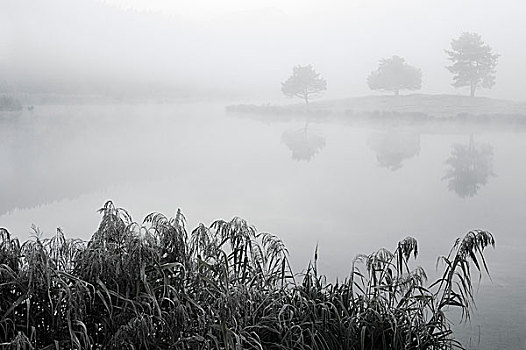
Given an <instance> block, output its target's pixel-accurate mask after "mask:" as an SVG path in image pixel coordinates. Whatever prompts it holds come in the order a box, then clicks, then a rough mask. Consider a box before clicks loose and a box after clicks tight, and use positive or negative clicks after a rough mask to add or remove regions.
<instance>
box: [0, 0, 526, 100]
mask: <svg viewBox="0 0 526 350" xmlns="http://www.w3.org/2000/svg"><path fill="white" fill-rule="evenodd" d="M212 3H213V2H212V1H202V2H201V3H196V4H195V5H192V4H191V3H190V2H186V3H182V5H181V6H180V8H179V9H178V8H175V6H173V5H170V2H162V1H156V2H147V1H140V0H134V1H133V0H129V1H106V2H105V1H94V0H78V1H65V0H49V1H43V0H37V1H28V0H22V1H12V0H8V1H5V2H3V3H2V5H0V6H1V7H0V9H1V14H0V18H1V22H0V23H2V24H0V26H2V28H1V29H2V30H3V31H4V32H6V33H8V34H7V36H3V37H2V38H0V74H1V75H2V77H3V79H2V84H1V85H0V89H1V90H0V91H3V92H6V93H9V92H15V93H59V94H60V93H62V94H72V93H73V94H74V93H78V94H95V95H102V96H104V95H110V96H121V95H122V96H127V95H130V96H141V95H145V96H149V95H153V96H155V95H166V96H169V97H173V98H177V97H181V96H182V97H192V96H195V97H196V98H206V97H207V96H210V97H214V96H215V97H224V98H229V99H234V100H235V99H250V100H251V101H255V102H258V101H259V102H261V103H268V102H280V103H283V102H287V101H291V102H294V101H293V100H288V99H286V98H284V97H283V96H282V95H281V93H280V83H281V82H283V81H284V80H285V79H286V78H287V77H288V76H289V75H290V72H291V69H292V67H293V66H295V65H298V64H312V65H313V66H314V67H315V69H316V70H317V72H319V73H320V74H321V75H322V76H323V77H324V78H325V79H326V80H327V82H328V89H327V91H326V92H325V93H324V94H323V96H322V98H323V99H331V98H345V97H354V96H364V95H378V94H382V93H381V92H380V93H379V92H376V91H371V90H370V89H369V88H368V87H367V82H366V79H367V76H368V74H369V73H370V72H371V71H373V70H375V69H376V67H377V66H378V62H379V61H380V60H381V59H383V58H388V57H391V56H393V55H398V56H401V57H403V58H404V59H405V60H406V62H407V63H408V64H410V65H412V66H415V67H417V68H420V69H421V71H422V73H423V82H422V89H421V90H418V91H415V92H411V93H423V94H454V95H463V94H466V89H465V88H460V89H456V88H454V87H453V86H452V85H451V83H452V80H451V74H450V73H449V72H448V71H447V70H446V68H445V66H446V65H448V64H449V61H448V60H447V56H446V54H445V52H444V50H446V49H449V47H450V43H451V40H452V39H454V38H457V37H458V36H459V35H460V34H462V33H463V32H475V33H478V34H480V35H481V36H482V38H483V40H484V41H485V43H486V44H488V45H489V46H490V47H491V48H492V49H493V50H494V52H496V53H498V54H499V55H500V57H499V61H498V65H497V74H496V76H497V81H496V85H495V86H494V87H493V88H492V89H480V90H479V92H478V94H477V95H478V96H487V97H491V98H497V99H509V100H517V101H525V100H526V97H525V96H524V93H523V91H522V88H521V85H522V84H521V82H522V81H523V80H525V79H526V73H525V70H524V69H521V66H522V64H523V62H524V61H526V52H525V50H524V49H523V47H522V45H520V44H518V43H521V42H525V41H526V33H525V32H524V31H523V30H522V16H521V13H522V12H521V10H522V5H520V4H517V3H516V2H513V1H511V0H510V1H507V2H505V3H499V4H496V3H493V2H490V1H483V2H476V1H466V2H462V3H458V2H455V1H448V2H446V3H441V4H440V5H438V4H426V3H425V2H418V1H411V0H406V1H397V2H390V1H380V0H377V1H369V2H366V1H356V2H351V3H348V2H343V1H332V2H328V3H324V2H321V1H317V2H316V1H314V2H311V3H308V4H307V5H305V6H303V5H301V2H295V1H292V0H291V1H284V2H278V1H272V2H268V3H267V2H263V1H253V2H240V1H233V0H231V1H226V2H225V3H224V4H223V5H224V6H222V7H220V6H218V5H216V6H211V5H210V4H212ZM281 3H282V4H283V5H281ZM198 4H201V5H202V6H204V7H206V5H209V6H208V7H210V8H209V9H208V10H207V11H202V12H200V11H199V10H198V8H199V6H200V5H198Z"/></svg>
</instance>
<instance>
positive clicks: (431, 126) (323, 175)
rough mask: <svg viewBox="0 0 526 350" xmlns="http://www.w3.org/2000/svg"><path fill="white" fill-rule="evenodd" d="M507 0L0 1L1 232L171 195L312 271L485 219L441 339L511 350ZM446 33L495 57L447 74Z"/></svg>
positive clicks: (428, 260)
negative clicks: (280, 248)
mask: <svg viewBox="0 0 526 350" xmlns="http://www.w3.org/2000/svg"><path fill="white" fill-rule="evenodd" d="M525 13H526V5H523V4H522V3H521V2H520V1H516V0H502V1H500V2H498V3H497V2H495V1H492V0H491V1H490V0H462V1H458V0H445V1H441V2H435V1H427V0H400V1H392V0H347V1H343V0H342V1H340V0H327V1H322V0H307V1H301V0H282V1H279V0H252V1H248V0H225V1H215V0H200V1H197V0H195V1H192V0H180V1H169V0H105V1H103V0H0V33H2V34H0V228H4V227H5V228H6V230H8V231H9V232H11V233H12V236H13V237H18V238H20V240H21V241H24V240H26V239H28V238H30V237H31V235H32V234H34V232H33V231H31V229H30V227H31V225H32V224H35V225H36V226H37V227H39V229H40V230H41V232H43V233H44V235H45V236H47V237H49V235H50V234H52V233H53V232H55V230H56V229H57V227H61V228H63V229H64V232H66V234H67V237H78V238H80V239H82V240H85V241H87V240H89V239H90V237H91V235H92V234H93V232H95V230H97V227H98V224H99V221H100V215H99V214H98V213H97V209H98V208H100V207H101V206H102V205H103V204H104V203H105V202H106V201H107V200H113V201H114V202H115V204H116V206H118V207H124V208H125V209H127V210H128V211H129V213H130V214H131V215H132V217H133V219H134V220H135V221H137V222H142V219H143V218H144V217H145V216H146V215H147V214H149V213H151V212H161V213H164V214H165V215H167V216H171V215H172V214H173V213H175V212H176V211H177V209H178V208H181V210H182V212H183V214H184V215H185V216H186V223H187V229H188V230H189V232H190V230H192V229H193V228H195V227H196V225H198V224H199V223H204V224H205V225H209V224H211V223H212V222H213V221H214V220H216V219H225V220H229V219H231V218H232V217H235V216H239V217H242V218H245V219H247V221H248V222H249V223H250V224H253V225H255V226H256V227H257V228H258V229H260V231H268V232H271V233H273V234H276V235H278V236H279V237H281V239H283V242H284V243H285V244H286V246H287V247H288V249H289V253H290V263H291V266H292V267H293V269H294V271H297V272H301V271H304V270H305V268H306V267H307V266H308V264H309V261H311V260H312V257H313V253H314V250H315V249H317V254H318V256H319V261H318V264H319V271H320V273H322V274H326V275H327V279H328V280H329V281H334V280H336V279H337V278H340V280H341V278H342V277H345V276H348V275H349V272H350V269H351V264H352V262H353V259H354V257H355V256H356V255H357V254H359V253H369V252H372V251H374V250H376V249H379V248H381V247H387V248H393V247H396V243H397V242H398V241H399V240H400V239H403V238H404V237H406V236H408V235H409V236H413V237H415V238H416V239H417V240H418V242H419V251H420V258H419V259H421V260H420V261H421V262H422V265H424V267H425V268H426V269H429V270H428V271H431V273H430V275H432V274H433V273H434V271H435V270H433V268H434V266H435V262H436V257H437V256H438V255H440V254H447V252H448V251H449V249H450V247H451V245H452V243H453V242H454V241H455V239H456V238H457V237H460V236H463V235H464V234H465V233H466V232H467V231H469V230H472V229H484V230H489V231H491V232H493V233H494V234H495V237H496V241H497V248H496V249H495V250H494V251H493V250H491V251H490V252H489V253H488V256H487V258H488V259H487V262H488V266H489V268H490V271H491V272H492V276H493V279H492V280H489V279H487V278H486V277H484V278H483V279H482V282H481V283H480V284H479V285H478V286H477V287H480V294H478V293H479V289H477V291H476V295H475V299H477V301H478V300H480V301H481V302H480V303H479V304H477V305H478V308H479V309H478V310H480V311H476V312H475V313H474V315H473V319H472V320H473V326H472V327H471V328H470V327H465V328H462V327H461V328H460V329H459V331H458V333H455V335H458V337H459V339H461V340H462V342H463V344H464V345H466V346H467V345H469V346H468V348H470V349H481V350H489V349H495V348H509V349H519V348H522V349H526V334H525V333H524V329H526V309H525V307H524V305H526V299H525V297H524V295H526V275H525V274H524V271H526V265H525V264H526V260H525V259H524V251H523V249H522V247H524V246H526V237H525V236H524V227H526V216H524V198H525V196H526V162H524V159H526V138H525V137H524V134H525V133H526V94H525V92H524V91H525V90H524V88H523V82H524V81H525V80H526V69H524V62H526V31H525V30H524V14H525ZM463 33H466V34H468V36H469V35H471V38H475V39H476V38H477V34H479V35H480V37H481V38H482V40H483V41H484V43H485V44H487V45H489V47H490V48H491V49H492V50H493V53H495V54H497V55H498V59H497V56H494V55H493V54H491V55H486V56H484V59H486V60H487V61H489V62H490V63H489V64H486V65H485V68H484V69H485V72H483V73H488V74H486V76H484V77H477V79H478V80H477V81H476V82H475V83H474V82H473V80H471V81H468V82H467V83H466V81H463V82H461V83H462V84H463V86H461V87H459V88H455V87H454V86H453V83H454V81H455V80H454V79H455V77H454V74H452V73H451V72H450V71H449V70H448V69H447V68H446V66H450V65H452V62H451V61H450V60H448V54H447V53H446V52H445V50H448V49H451V46H452V40H454V39H457V38H461V37H462V35H463ZM473 33H477V34H473ZM468 51H469V50H468ZM494 60H496V61H497V64H496V73H495V74H494V75H495V77H496V80H495V84H494V85H493V86H491V85H492V83H493V71H492V69H493V67H492V63H494ZM393 62H394V63H395V64H393ZM461 63H462V62H461ZM471 64H472V63H471V62H470V63H469V65H468V67H469V69H470V68H472V65H471ZM477 64H478V63H477ZM381 67H387V68H386V70H385V71H386V72H387V73H385V74H383V71H382V72H381V69H380V68H381ZM393 67H395V68H397V69H400V70H398V71H396V70H394V69H393ZM477 67H478V66H477ZM296 68H297V69H296ZM389 69H391V71H390V70H389ZM469 69H468V70H469ZM300 70H301V71H302V72H303V73H302V74H303V75H299V76H300V79H293V78H295V75H294V74H295V73H294V72H295V71H300ZM393 70H394V71H395V73H396V74H394V73H393ZM400 71H402V72H403V73H404V74H401V73H400ZM372 72H374V74H371V73H372ZM407 72H409V74H405V73H407ZM291 73H292V74H291ZM381 73H382V74H381ZM457 73H458V74H459V75H461V73H462V72H460V73H459V72H457ZM464 73H465V66H464ZM306 76H307V77H310V79H309V84H307V85H308V86H307V87H303V88H301V89H297V86H298V81H300V82H301V80H302V79H303V78H304V77H306ZM393 76H394V77H395V78H400V77H401V78H403V79H402V81H403V82H402V83H400V82H396V81H395V84H394V85H393V84H391V83H393V81H392V80H396V79H391V78H392V77H393ZM488 76H489V78H488ZM371 77H372V78H371ZM457 77H458V75H457ZM420 78H421V79H420ZM485 78H488V79H485ZM303 80H306V79H303ZM386 81H387V83H386ZM470 83H471V86H470ZM386 84H387V85H386ZM389 84H391V85H389ZM462 84H460V85H462ZM490 86H491V88H488V87H490ZM325 88H326V89H325ZM373 88H375V89H376V88H378V90H373ZM475 88H477V89H476V96H475ZM309 89H312V90H309ZM470 93H471V94H472V95H473V96H470ZM5 232H7V231H5ZM141 232H142V231H141ZM0 233H1V234H2V235H4V231H0ZM2 237H6V236H5V235H4V236H2ZM2 239H3V238H2ZM473 270H474V269H473ZM475 279H476V278H474V279H473V280H474V281H475ZM20 300H22V299H20ZM4 304H5V303H4ZM28 305H29V304H28ZM455 320H456V319H455ZM477 327H478V328H477ZM477 330H478V334H477ZM481 330H482V331H481ZM481 333H482V335H481Z"/></svg>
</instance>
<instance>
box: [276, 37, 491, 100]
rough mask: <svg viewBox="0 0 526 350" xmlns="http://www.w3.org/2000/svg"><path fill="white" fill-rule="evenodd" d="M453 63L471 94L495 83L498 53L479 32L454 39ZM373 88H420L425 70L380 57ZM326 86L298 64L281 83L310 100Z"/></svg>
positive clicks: (457, 80) (457, 83) (457, 82)
mask: <svg viewBox="0 0 526 350" xmlns="http://www.w3.org/2000/svg"><path fill="white" fill-rule="evenodd" d="M445 52H446V54H447V55H448V59H449V60H450V61H451V65H450V66H447V67H446V68H447V69H448V70H449V71H450V72H451V73H452V74H453V84H452V85H453V86H454V87H456V88H458V87H465V86H469V88H470V95H471V97H474V96H475V91H476V90H477V88H487V89H489V88H491V87H492V86H493V85H495V73H496V70H495V68H496V66H497V60H498V58H499V55H498V54H495V53H493V50H492V49H491V47H489V46H488V45H486V44H485V43H484V41H483V40H482V37H481V36H480V35H479V34H477V33H468V32H466V33H462V35H460V37H459V38H457V39H453V40H452V41H451V49H450V50H445ZM367 84H368V86H369V88H370V89H371V90H383V91H389V92H393V93H394V95H396V96H398V95H399V94H400V90H419V89H420V88H421V87H422V71H421V70H420V69H419V68H416V67H413V66H410V65H409V64H407V63H406V62H405V59H404V58H402V57H400V56H392V57H390V58H383V59H381V60H380V63H379V65H378V69H377V70H375V71H374V72H371V74H369V76H368V77H367ZM325 90H327V81H326V80H325V79H323V78H322V77H321V76H320V74H319V73H317V72H316V71H315V70H314V68H313V66H312V65H306V66H301V65H298V66H295V67H294V68H293V70H292V75H291V76H290V77H289V78H288V79H287V80H286V81H285V82H282V83H281V91H282V92H283V94H285V95H286V96H289V97H299V98H301V99H303V100H304V101H305V103H306V104H309V101H310V99H311V98H314V97H317V96H319V95H320V94H321V92H323V91H325Z"/></svg>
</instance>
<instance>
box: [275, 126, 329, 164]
mask: <svg viewBox="0 0 526 350" xmlns="http://www.w3.org/2000/svg"><path fill="white" fill-rule="evenodd" d="M281 139H282V140H283V142H284V143H285V145H287V147H288V148H289V149H290V150H291V151H292V159H294V160H298V161H301V160H304V161H307V162H310V161H311V160H312V158H314V156H315V155H316V153H318V152H319V151H320V150H321V149H322V148H323V147H325V138H324V137H323V136H321V135H317V134H315V133H313V132H312V131H309V130H308V123H306V124H305V127H304V128H302V129H300V130H287V131H285V132H284V133H283V135H282V136H281Z"/></svg>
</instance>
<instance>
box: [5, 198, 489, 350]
mask: <svg viewBox="0 0 526 350" xmlns="http://www.w3.org/2000/svg"><path fill="white" fill-rule="evenodd" d="M100 212H101V214H102V220H101V223H100V226H99V228H98V230H97V231H96V232H95V233H94V235H93V236H92V238H91V239H90V241H89V242H81V241H79V240H72V239H67V238H65V236H64V234H63V232H62V231H61V230H60V229H59V230H57V232H56V234H55V235H54V236H53V237H52V238H49V239H42V237H41V234H40V232H39V231H38V230H36V229H35V234H34V237H33V238H32V239H31V240H28V241H27V242H24V243H23V244H20V243H19V241H18V240H17V239H16V238H13V237H11V235H10V234H9V232H8V231H7V230H5V229H0V293H1V299H0V348H6V349H450V348H454V347H457V348H461V347H462V346H461V344H460V343H458V342H457V341H456V340H455V339H454V337H453V333H452V330H451V323H450V321H449V320H448V319H447V318H446V312H447V310H448V309H450V308H458V309H460V310H461V311H462V315H463V317H464V318H465V319H469V311H470V308H471V305H472V303H473V283H472V273H471V271H472V270H473V269H475V270H476V271H478V272H479V273H482V272H488V268H487V265H486V260H485V258H484V255H483V252H484V249H485V248H486V247H487V246H489V245H492V246H493V245H494V243H495V242H494V239H493V236H492V235H491V234H490V233H489V232H486V231H471V232H469V233H468V234H467V235H466V236H465V237H464V238H462V239H459V240H457V241H456V242H455V243H454V245H453V248H452V250H451V251H450V253H449V254H448V255H447V256H443V257H440V261H441V262H442V263H443V265H441V266H442V267H443V274H442V275H441V276H440V278H438V279H437V280H436V281H434V282H432V283H429V284H428V283H427V276H426V274H425V272H424V270H423V269H422V268H419V267H417V268H412V267H411V266H410V265H412V263H410V260H412V259H415V258H416V257H417V254H418V244H417V242H416V240H415V239H413V238H410V237H408V238H406V239H404V240H402V241H401V242H399V243H398V245H397V247H395V249H394V250H393V251H389V250H387V249H380V250H378V251H377V252H375V253H373V254H370V255H359V256H357V257H356V258H355V260H354V262H353V266H352V273H351V274H350V276H348V277H347V278H346V279H345V280H343V281H341V282H337V283H328V282H327V281H326V279H325V277H324V276H322V275H320V274H319V273H318V269H317V256H315V258H314V261H313V262H312V263H311V264H309V266H308V267H307V269H306V270H305V271H304V272H303V273H302V274H294V273H293V272H292V270H291V267H290V265H289V262H288V252H287V249H286V247H285V246H284V244H283V242H282V241H281V240H280V239H279V238H278V237H276V236H274V235H271V234H269V233H259V232H257V230H256V229H255V228H254V227H253V226H250V225H249V224H248V223H247V222H246V221H245V220H243V219H240V218H234V219H232V220H231V221H223V220H218V221H215V222H213V223H212V224H211V225H210V226H209V227H207V226H204V225H202V224H201V225H199V226H198V227H197V228H195V229H194V230H193V231H191V232H190V233H188V231H187V229H186V225H185V218H184V216H183V215H182V214H181V212H180V211H178V212H177V214H176V215H175V217H173V218H168V217H165V216H164V215H162V214H159V213H153V214H150V215H148V216H147V217H146V218H145V219H144V221H143V222H142V223H140V224H139V223H136V222H133V221H132V219H131V217H130V215H129V214H128V213H127V212H126V211H125V210H123V209H121V208H116V207H115V206H114V205H113V203H112V202H107V203H106V204H105V205H104V207H103V208H101V209H100ZM316 255H317V254H316Z"/></svg>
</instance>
